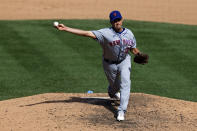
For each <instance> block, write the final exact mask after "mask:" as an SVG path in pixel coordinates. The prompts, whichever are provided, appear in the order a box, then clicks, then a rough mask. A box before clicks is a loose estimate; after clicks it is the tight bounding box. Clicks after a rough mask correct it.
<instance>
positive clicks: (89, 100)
mask: <svg viewBox="0 0 197 131" xmlns="http://www.w3.org/2000/svg"><path fill="white" fill-rule="evenodd" d="M73 102H76V103H86V104H91V105H98V106H103V107H105V108H106V109H108V110H109V111H110V112H112V113H113V114H114V117H116V116H117V108H116V107H117V106H118V105H119V101H117V100H112V99H109V98H107V97H84V98H83V97H70V99H68V100H51V101H44V102H39V103H34V104H28V105H25V106H35V105H39V104H50V103H73Z"/></svg>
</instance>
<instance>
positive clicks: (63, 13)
mask: <svg viewBox="0 0 197 131" xmlns="http://www.w3.org/2000/svg"><path fill="white" fill-rule="evenodd" d="M115 9H117V10H120V11H121V12H122V14H123V16H124V18H126V19H133V20H143V21H144V20H145V21H158V22H171V23H182V24H192V25H197V17H196V14H197V1H196V0H140V1H139V0H123V1H120V0H58V1H56V0H2V1H1V4H0V19H8V20H10V19H11V20H13V19H14V20H15V19H90V18H91V19H95V18H96V19H108V14H109V12H110V11H112V10H115Z"/></svg>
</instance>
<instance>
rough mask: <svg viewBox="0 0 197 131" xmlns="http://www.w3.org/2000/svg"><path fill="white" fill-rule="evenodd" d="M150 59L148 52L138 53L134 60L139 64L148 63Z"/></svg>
mask: <svg viewBox="0 0 197 131" xmlns="http://www.w3.org/2000/svg"><path fill="white" fill-rule="evenodd" d="M148 59H149V56H148V54H143V53H137V55H135V57H134V60H133V61H134V62H135V63H138V64H147V63H148Z"/></svg>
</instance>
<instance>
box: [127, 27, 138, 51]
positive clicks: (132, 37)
mask: <svg viewBox="0 0 197 131" xmlns="http://www.w3.org/2000/svg"><path fill="white" fill-rule="evenodd" d="M129 34H130V38H131V40H132V44H131V47H130V48H136V46H137V42H136V39H135V36H134V34H133V32H132V31H131V30H129Z"/></svg>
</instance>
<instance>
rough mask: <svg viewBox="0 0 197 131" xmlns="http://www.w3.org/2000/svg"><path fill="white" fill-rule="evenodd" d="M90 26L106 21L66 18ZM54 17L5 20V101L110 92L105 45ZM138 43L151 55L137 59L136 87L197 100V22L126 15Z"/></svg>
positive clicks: (1, 26) (1, 77)
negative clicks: (137, 18)
mask: <svg viewBox="0 0 197 131" xmlns="http://www.w3.org/2000/svg"><path fill="white" fill-rule="evenodd" d="M60 22H62V23H64V24H66V25H68V26H71V27H75V28H80V29H84V30H97V29H100V28H105V27H109V26H110V24H109V22H108V21H106V20H61V21H60ZM52 23H53V21H52V20H45V21H44V20H42V21H30V20H28V21H0V60H1V62H0V100H5V99H10V98H16V97H22V96H29V95H34V94H40V93H49V92H73V93H77V92H87V91H88V90H93V91H94V92H106V88H107V85H108V83H107V80H106V78H105V75H104V72H103V69H102V64H101V59H102V50H101V47H100V45H99V44H98V43H97V42H96V41H94V40H92V39H90V38H85V37H80V36H76V35H73V34H69V33H66V32H61V31H57V30H56V29H55V28H53V27H52ZM124 26H125V27H127V28H129V29H131V30H132V31H133V33H134V34H135V36H136V39H137V47H138V48H139V49H140V50H141V51H142V52H145V53H148V54H149V56H150V62H149V64H147V65H144V66H143V65H137V64H135V63H132V75H131V79H132V90H131V91H132V92H144V93H148V94H155V95H160V96H166V97H171V98H177V99H183V100H190V101H197V91H196V88H197V80H196V78H197V71H196V67H197V59H196V56H197V43H196V42H197V26H189V25H176V24H166V23H151V22H139V21H129V20H126V21H125V23H124Z"/></svg>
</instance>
